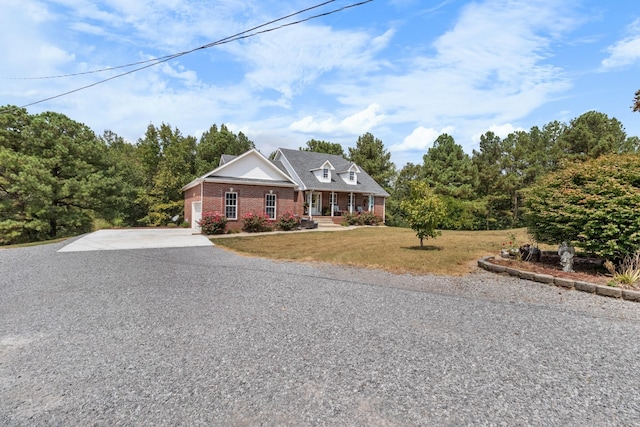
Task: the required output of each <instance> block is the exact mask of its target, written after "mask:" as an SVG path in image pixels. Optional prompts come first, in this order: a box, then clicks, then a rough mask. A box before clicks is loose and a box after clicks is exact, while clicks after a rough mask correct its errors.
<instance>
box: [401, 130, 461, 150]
mask: <svg viewBox="0 0 640 427" xmlns="http://www.w3.org/2000/svg"><path fill="white" fill-rule="evenodd" d="M454 130H455V128H454V127H453V126H447V127H445V128H443V129H442V130H440V131H438V130H436V129H433V128H425V127H423V126H419V127H417V128H415V129H414V130H413V132H411V135H408V136H407V137H405V138H404V140H403V141H402V143H400V144H394V145H392V146H391V147H389V151H392V152H395V151H412V150H419V151H423V152H424V151H426V150H427V148H429V146H430V145H431V144H433V142H434V141H435V140H436V139H438V137H439V136H440V135H442V134H443V133H447V134H451V133H452V132H453V131H454Z"/></svg>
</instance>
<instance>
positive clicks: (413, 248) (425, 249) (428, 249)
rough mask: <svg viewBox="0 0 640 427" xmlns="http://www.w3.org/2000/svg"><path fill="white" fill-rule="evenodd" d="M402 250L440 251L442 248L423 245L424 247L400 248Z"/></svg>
mask: <svg viewBox="0 0 640 427" xmlns="http://www.w3.org/2000/svg"><path fill="white" fill-rule="evenodd" d="M402 249H408V250H410V251H441V250H442V249H444V248H443V247H442V246H432V245H424V246H402Z"/></svg>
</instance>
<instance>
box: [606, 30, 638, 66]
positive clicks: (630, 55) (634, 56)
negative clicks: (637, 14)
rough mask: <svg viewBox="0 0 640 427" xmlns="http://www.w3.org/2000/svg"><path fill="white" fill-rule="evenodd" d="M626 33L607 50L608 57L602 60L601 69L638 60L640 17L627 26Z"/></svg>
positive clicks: (629, 63) (625, 64) (630, 63)
mask: <svg viewBox="0 0 640 427" xmlns="http://www.w3.org/2000/svg"><path fill="white" fill-rule="evenodd" d="M626 33H627V35H626V36H625V37H624V38H623V39H622V40H620V41H618V42H617V43H615V44H614V45H612V46H610V47H609V48H608V49H607V51H608V52H609V57H607V58H605V59H603V60H602V63H601V65H602V69H603V70H609V69H613V68H621V67H625V66H628V65H632V64H634V63H636V62H638V61H640V18H638V19H636V20H635V21H634V22H633V23H631V25H629V26H628V27H627V30H626Z"/></svg>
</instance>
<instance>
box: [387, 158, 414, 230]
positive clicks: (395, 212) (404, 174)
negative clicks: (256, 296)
mask: <svg viewBox="0 0 640 427" xmlns="http://www.w3.org/2000/svg"><path fill="white" fill-rule="evenodd" d="M420 179H422V165H415V164H413V163H407V164H406V165H404V167H403V168H402V169H401V170H400V172H398V174H397V175H396V178H395V179H394V181H393V188H392V189H391V191H390V194H391V197H389V198H388V199H387V201H386V218H385V224H386V225H389V226H391V227H408V226H409V224H408V223H407V221H406V219H405V218H404V212H403V211H402V209H400V202H401V201H402V200H404V199H408V198H409V197H410V195H411V183H412V182H415V181H418V180H420Z"/></svg>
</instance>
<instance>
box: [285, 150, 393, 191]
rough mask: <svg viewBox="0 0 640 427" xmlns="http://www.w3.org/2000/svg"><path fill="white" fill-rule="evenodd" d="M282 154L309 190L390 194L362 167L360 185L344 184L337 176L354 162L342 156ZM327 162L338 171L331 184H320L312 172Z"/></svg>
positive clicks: (306, 153)
mask: <svg viewBox="0 0 640 427" xmlns="http://www.w3.org/2000/svg"><path fill="white" fill-rule="evenodd" d="M280 152H281V153H282V155H283V156H284V157H285V158H286V159H287V161H288V162H289V164H290V165H291V166H292V167H293V169H294V170H295V171H296V173H297V174H298V176H299V177H300V179H301V180H302V182H303V184H304V185H305V186H306V187H307V188H309V189H312V190H322V191H342V192H351V191H352V192H354V193H373V194H375V195H377V196H385V197H388V196H389V193H387V192H386V191H385V190H384V188H382V187H381V186H380V185H379V184H378V183H377V182H376V181H375V180H374V179H373V178H371V176H369V174H367V173H366V172H365V171H364V170H363V169H362V168H361V167H358V168H359V169H360V173H357V174H356V177H357V178H358V183H357V184H356V185H350V184H347V183H346V182H344V181H343V180H342V178H341V177H339V176H338V175H337V174H338V172H343V171H346V170H347V169H349V167H350V166H351V164H352V162H350V161H349V160H346V159H345V158H344V157H342V156H336V155H334V154H324V153H316V152H313V151H302V150H292V149H288V148H281V149H280ZM327 160H329V162H330V163H331V164H332V165H333V167H334V168H335V169H336V170H335V171H333V173H332V174H331V182H320V181H318V179H317V178H316V176H315V175H314V174H313V172H311V171H312V170H313V169H318V168H319V167H321V166H322V164H323V163H324V162H325V161H327ZM273 163H274V164H275V165H276V166H277V167H278V168H280V169H282V170H284V166H283V165H282V164H281V163H280V162H278V161H275V162H273ZM285 172H286V170H285ZM287 173H288V172H287Z"/></svg>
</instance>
